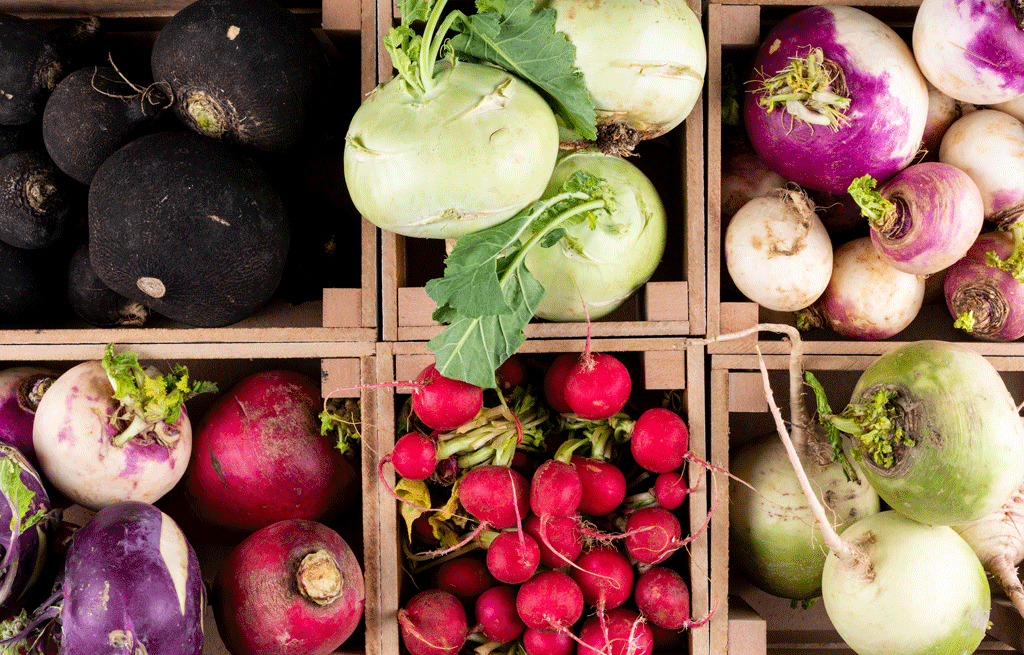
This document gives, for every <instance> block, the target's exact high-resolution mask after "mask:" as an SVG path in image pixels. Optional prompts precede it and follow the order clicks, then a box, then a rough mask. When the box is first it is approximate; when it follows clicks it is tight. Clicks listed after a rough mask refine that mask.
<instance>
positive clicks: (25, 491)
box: [0, 457, 46, 535]
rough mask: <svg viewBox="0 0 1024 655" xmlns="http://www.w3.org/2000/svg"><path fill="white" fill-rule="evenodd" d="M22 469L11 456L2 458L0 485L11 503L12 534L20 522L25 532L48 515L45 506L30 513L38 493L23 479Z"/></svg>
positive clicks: (0, 461) (21, 528)
mask: <svg viewBox="0 0 1024 655" xmlns="http://www.w3.org/2000/svg"><path fill="white" fill-rule="evenodd" d="M21 471H22V468H21V467H20V466H18V465H17V464H16V463H15V462H14V460H12V459H10V458H9V457H4V458H2V459H0V487H2V488H3V493H4V496H5V497H6V498H7V502H8V503H10V505H11V510H12V512H11V534H12V535H13V534H14V533H15V530H17V529H19V523H20V530H21V531H22V532H24V531H25V530H28V529H29V528H31V527H32V526H33V525H35V524H36V523H38V522H39V520H40V519H42V518H43V516H45V515H46V509H45V508H41V509H39V510H38V511H36V512H35V513H34V514H32V515H29V512H30V511H31V509H32V500H33V499H34V498H35V497H36V494H35V492H34V491H32V490H31V489H29V488H28V487H27V486H26V485H25V483H24V482H22V481H21Z"/></svg>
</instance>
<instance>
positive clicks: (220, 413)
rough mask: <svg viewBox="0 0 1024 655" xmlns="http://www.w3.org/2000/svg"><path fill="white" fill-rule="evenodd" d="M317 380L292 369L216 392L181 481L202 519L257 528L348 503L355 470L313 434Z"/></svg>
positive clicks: (317, 516) (322, 515) (323, 514)
mask: <svg viewBox="0 0 1024 655" xmlns="http://www.w3.org/2000/svg"><path fill="white" fill-rule="evenodd" d="M320 408H321V401H320V384H319V381H318V380H317V379H315V378H313V377H312V376H309V375H306V374H304V373H299V372H297V371H289V370H271V371H263V372H260V373H255V374H253V375H250V376H248V377H246V378H244V379H242V380H241V381H239V382H238V383H237V384H236V385H235V386H234V387H233V388H232V389H231V390H230V391H228V392H227V393H224V394H222V395H220V396H219V397H218V398H217V399H216V400H215V401H214V403H213V405H212V406H211V407H210V408H209V409H208V410H207V412H206V414H205V415H204V416H203V420H202V422H201V424H200V426H199V428H198V429H197V430H196V434H195V444H196V445H195V448H194V454H195V456H194V457H193V458H192V461H191V462H190V463H189V467H188V470H187V472H186V474H185V478H184V479H183V490H184V493H185V496H186V498H187V499H188V501H189V503H190V504H191V506H192V508H193V510H194V512H195V513H196V514H197V516H198V517H200V518H201V519H202V520H203V521H205V522H207V523H208V524H212V525H217V526H221V527H225V528H228V529H234V530H248V531H252V530H258V529H259V528H262V527H264V526H267V525H270V524H271V523H274V522H276V521H281V520H284V519H296V518H298V519H310V520H321V519H326V518H327V517H330V516H332V515H334V514H335V513H337V512H338V511H339V510H341V509H342V508H344V507H345V506H346V505H348V504H350V503H351V502H352V499H353V492H354V489H353V484H354V482H355V479H356V475H355V472H354V471H353V469H352V466H351V465H350V464H349V463H348V460H346V459H345V457H344V456H343V455H342V454H341V452H340V451H339V450H337V449H336V448H335V447H334V444H333V442H332V441H331V440H330V439H327V438H325V437H323V436H322V435H321V434H320V418H319V413H320Z"/></svg>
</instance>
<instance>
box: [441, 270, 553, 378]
mask: <svg viewBox="0 0 1024 655" xmlns="http://www.w3.org/2000/svg"><path fill="white" fill-rule="evenodd" d="M509 286H510V288H511V289H512V290H513V294H512V295H513V299H514V302H515V303H516V305H517V311H515V312H514V313H512V314H496V315H489V316H475V317H469V316H466V317H462V318H459V319H458V320H456V321H455V322H453V323H452V324H451V325H449V326H448V327H446V328H445V329H444V330H442V331H441V333H440V334H438V335H437V336H435V337H434V338H433V339H431V340H430V341H428V342H427V348H428V349H429V350H430V351H431V352H433V353H434V358H435V364H434V365H435V366H436V367H437V370H438V372H440V373H441V375H444V376H446V377H450V378H454V379H458V380H462V381H464V382H468V383H470V384H475V385H477V386H479V387H483V388H485V389H490V388H492V387H494V384H495V380H494V372H495V371H496V370H497V369H498V367H499V366H501V364H502V363H503V362H504V361H505V360H506V359H508V358H509V357H510V356H511V355H512V354H513V353H514V352H515V351H516V349H517V348H519V346H521V345H522V343H523V341H525V340H526V336H525V334H524V332H523V330H524V329H525V328H526V324H527V323H529V322H530V319H531V318H533V315H534V314H535V313H536V312H537V306H538V305H540V301H541V300H542V299H543V298H544V287H542V286H541V284H540V282H538V281H537V278H535V277H533V275H532V274H530V272H529V271H528V270H526V268H525V267H520V268H519V269H518V270H517V271H516V272H515V274H514V276H513V280H512V282H511V283H510V285H509Z"/></svg>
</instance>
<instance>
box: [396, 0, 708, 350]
mask: <svg viewBox="0 0 1024 655" xmlns="http://www.w3.org/2000/svg"><path fill="white" fill-rule="evenodd" d="M690 6H691V7H692V8H693V9H694V11H695V12H696V13H697V16H698V18H699V17H700V15H701V13H700V12H701V3H700V2H697V1H695V0H691V1H690ZM378 10H379V11H380V20H379V21H378V30H379V32H380V34H381V36H382V35H383V34H385V33H386V32H387V30H388V29H389V28H390V26H391V25H393V24H397V22H398V20H399V19H398V16H399V12H398V9H397V6H396V4H395V3H394V2H392V1H391V0H379V2H378ZM378 59H379V68H378V73H379V75H380V80H381V81H386V80H388V79H390V77H391V75H392V67H391V62H390V58H389V57H388V54H387V51H386V50H385V49H384V48H380V49H379V51H378ZM703 122H704V109H703V98H701V99H698V101H697V104H696V105H695V106H694V108H693V111H692V112H691V113H690V115H689V117H688V118H687V119H686V120H685V121H684V122H683V124H682V125H680V126H678V127H676V128H675V129H674V130H672V131H670V132H669V133H668V134H666V135H664V136H663V137H660V138H657V139H653V140H651V141H648V142H644V143H641V144H640V145H639V146H638V148H637V156H635V157H633V158H631V159H630V161H631V163H633V164H635V165H636V166H637V167H639V168H640V169H641V170H642V171H643V172H644V173H645V174H646V175H647V176H648V177H650V178H651V180H652V182H653V183H654V185H655V187H656V188H657V190H658V193H659V195H660V196H661V198H662V200H663V202H664V203H665V207H666V211H667V213H668V223H669V225H668V235H667V245H666V249H665V254H664V257H663V258H662V261H661V262H660V264H659V265H658V268H657V270H656V271H655V272H654V274H653V276H652V278H651V280H650V281H648V282H647V283H646V284H645V285H644V286H643V287H642V288H641V289H640V290H639V291H638V292H637V293H636V294H634V295H633V297H631V298H630V299H629V300H627V301H626V302H625V303H624V304H623V305H622V306H621V307H619V308H618V309H617V310H615V311H614V312H612V313H610V314H609V315H608V316H605V317H603V318H601V319H599V320H595V321H594V322H593V324H592V326H591V330H592V334H593V335H594V336H595V337H629V336H640V335H649V336H667V335H694V334H704V333H705V330H706V319H705V306H706V302H705V284H706V283H705V245H704V200H703V198H704V126H703ZM444 257H445V243H444V241H443V240H440V239H424V238H411V237H404V236H400V235H397V234H394V233H392V232H389V231H386V230H385V231H382V232H381V264H380V265H381V299H380V300H381V317H382V318H381V333H382V338H383V340H384V341H427V340H429V339H430V338H431V337H433V336H434V335H436V334H437V333H438V332H440V331H441V329H442V326H441V324H439V323H437V322H435V321H434V320H433V319H432V318H431V314H432V312H433V311H434V308H435V307H436V305H435V303H434V301H433V300H431V299H430V297H429V296H427V294H426V291H425V289H424V285H425V284H426V282H427V281H428V280H430V279H432V278H434V277H440V276H441V275H443V273H444V263H443V262H444ZM585 334H586V328H585V327H584V325H583V324H582V323H559V322H549V321H542V320H539V319H534V320H533V321H532V322H531V323H530V324H529V325H528V326H527V327H526V336H527V338H579V337H582V336H584V335H585Z"/></svg>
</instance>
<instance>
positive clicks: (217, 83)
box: [151, 0, 330, 152]
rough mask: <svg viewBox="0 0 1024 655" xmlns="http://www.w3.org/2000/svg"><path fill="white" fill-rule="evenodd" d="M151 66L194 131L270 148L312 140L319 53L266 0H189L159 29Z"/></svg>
mask: <svg viewBox="0 0 1024 655" xmlns="http://www.w3.org/2000/svg"><path fill="white" fill-rule="evenodd" d="M151 64H152V71H153V80H154V81H155V82H157V83H166V84H168V85H169V86H170V89H171V91H172V94H173V97H174V104H173V110H174V113H175V114H176V115H177V116H178V117H179V118H180V119H181V120H182V121H183V122H185V123H186V124H187V125H188V126H189V127H191V128H192V129H193V130H195V131H196V132H199V133H200V134H205V135H207V136H210V137H213V138H217V139H223V140H225V141H229V142H231V143H236V144H239V145H243V146H246V147H252V148H255V149H258V150H264V151H272V152H273V151H281V150H284V149H287V148H290V147H292V146H293V145H295V144H297V143H299V142H300V141H308V140H311V139H312V138H314V137H316V134H315V132H316V131H317V130H318V129H319V128H318V127H317V126H318V125H320V124H321V119H320V115H319V112H320V110H321V105H322V104H323V102H322V101H323V99H324V93H325V91H324V89H325V87H326V86H327V85H328V84H329V79H330V76H329V74H328V63H327V56H326V54H325V53H324V49H323V47H322V46H321V45H320V42H319V41H318V40H317V39H316V37H315V36H314V34H313V32H312V30H310V29H309V27H307V26H306V25H305V24H303V23H302V21H301V20H300V19H299V18H298V17H297V16H295V15H294V14H292V13H291V12H290V11H288V10H286V9H284V8H282V7H281V6H280V5H278V4H276V3H274V2H272V1H271V0H196V2H193V3H191V4H189V5H187V6H185V7H184V8H182V9H181V10H179V11H178V12H177V13H176V14H174V15H173V16H172V17H171V18H170V19H169V20H168V21H167V23H166V25H165V26H164V27H163V29H161V30H160V33H159V34H158V35H157V39H156V42H155V43H154V45H153V51H152V57H151Z"/></svg>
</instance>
